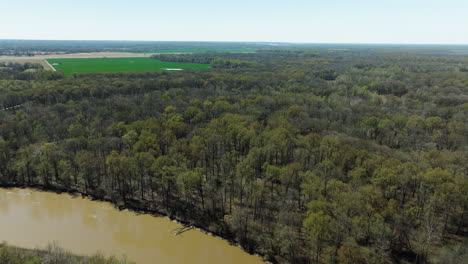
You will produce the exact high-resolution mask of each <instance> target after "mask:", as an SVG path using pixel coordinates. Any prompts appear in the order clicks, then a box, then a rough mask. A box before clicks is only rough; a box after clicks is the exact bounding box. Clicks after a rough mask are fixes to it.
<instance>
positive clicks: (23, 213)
mask: <svg viewBox="0 0 468 264" xmlns="http://www.w3.org/2000/svg"><path fill="white" fill-rule="evenodd" d="M181 227H183V226H182V225H180V224H178V223H175V222H173V221H171V220H169V219H168V218H165V217H154V216H151V215H146V214H137V213H134V212H131V211H128V210H124V211H119V210H117V209H115V208H114V207H113V206H112V205H111V204H109V203H105V202H98V201H91V200H89V199H86V198H82V197H76V198H73V197H72V196H71V195H69V194H56V193H50V192H41V191H36V190H32V189H1V188H0V241H6V242H8V244H10V245H14V246H19V247H25V248H37V247H39V248H44V247H45V246H46V245H47V244H48V243H50V242H52V241H57V242H58V245H59V246H60V247H62V248H65V249H67V250H69V251H71V252H72V253H75V254H79V255H92V254H95V253H97V252H101V253H102V254H104V255H106V256H112V255H113V256H117V257H120V256H122V255H126V256H127V258H128V259H129V260H131V261H135V262H136V263H142V264H145V263H149V264H154V263H164V264H171V263H173V264H179V263H184V264H185V263H193V264H197V263H200V264H201V263H203V264H211V263H213V264H214V263H216V264H217V263H226V264H229V263H233V264H234V263H242V264H250V263H252V264H257V263H264V262H263V261H262V260H261V258H259V257H258V256H254V255H250V254H248V253H246V252H244V251H243V250H242V249H240V248H238V247H235V246H232V245H230V244H229V243H228V242H227V241H225V240H222V239H220V238H217V237H214V236H210V235H207V234H205V233H203V232H201V231H199V230H197V229H192V230H189V231H186V232H183V233H182V234H180V235H174V230H176V229H178V228H181Z"/></svg>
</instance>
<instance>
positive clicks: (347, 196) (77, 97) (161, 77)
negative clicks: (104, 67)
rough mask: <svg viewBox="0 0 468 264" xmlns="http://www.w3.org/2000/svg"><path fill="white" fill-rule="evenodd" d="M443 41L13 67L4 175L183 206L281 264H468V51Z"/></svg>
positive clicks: (6, 72)
mask: <svg viewBox="0 0 468 264" xmlns="http://www.w3.org/2000/svg"><path fill="white" fill-rule="evenodd" d="M434 49H435V48H434ZM430 50H432V48H431V49H421V50H419V49H416V48H414V49H398V48H392V47H386V48H381V49H379V48H375V47H374V48H373V49H372V50H370V49H367V48H365V47H364V48H360V49H352V48H350V49H343V50H335V49H333V50H332V49H329V50H326V49H314V48H313V47H312V48H307V49H302V48H295V49H282V48H277V49H264V50H262V51H260V52H257V53H245V54H224V53H223V54H215V55H213V54H202V55H183V56H172V55H168V56H165V57H164V58H163V59H164V60H168V61H188V60H192V62H196V61H197V60H200V61H202V60H209V62H210V63H219V64H218V65H219V67H213V69H211V70H209V71H200V72H197V71H183V72H147V73H108V74H101V73H93V74H74V75H73V76H71V77H69V78H64V77H63V74H62V73H61V72H48V71H45V70H35V71H29V70H28V69H30V68H37V66H35V65H12V64H3V65H0V183H1V184H2V185H3V186H35V187H41V188H46V189H56V190H63V191H79V192H82V193H85V194H89V195H92V196H93V197H95V198H97V199H105V200H109V201H111V202H113V203H115V204H116V205H117V206H119V207H121V208H133V209H137V210H144V211H149V212H158V213H162V214H166V215H170V216H172V217H175V218H177V219H179V220H181V221H183V222H185V223H187V224H190V225H195V226H200V227H202V228H204V229H205V230H209V231H211V232H213V233H215V234H219V235H221V236H222V237H224V238H227V239H229V240H231V241H234V242H237V243H239V244H241V245H242V246H243V247H244V249H246V250H247V251H249V252H257V253H260V254H262V255H263V256H265V258H266V259H267V260H269V261H271V262H273V263H454V264H455V263H466V261H467V259H468V240H467V238H468V215H467V209H468V177H467V174H468V57H464V56H461V55H460V56H455V55H453V54H452V55H450V54H449V52H445V51H434V52H430ZM415 51H417V52H415ZM238 62H245V63H238ZM231 65H235V66H231Z"/></svg>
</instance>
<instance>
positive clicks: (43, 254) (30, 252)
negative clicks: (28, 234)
mask: <svg viewBox="0 0 468 264" xmlns="http://www.w3.org/2000/svg"><path fill="white" fill-rule="evenodd" d="M0 262H1V263H8V264H23V263H67V264H133V262H129V261H127V260H126V259H125V258H123V259H116V258H115V257H109V258H106V257H104V256H102V255H99V254H95V255H93V256H77V255H74V254H72V253H70V252H68V251H66V250H64V249H63V248H61V247H59V246H58V245H56V244H54V243H52V244H49V245H48V246H47V247H46V248H44V249H27V248H21V247H15V246H11V245H8V244H7V243H5V242H3V243H0Z"/></svg>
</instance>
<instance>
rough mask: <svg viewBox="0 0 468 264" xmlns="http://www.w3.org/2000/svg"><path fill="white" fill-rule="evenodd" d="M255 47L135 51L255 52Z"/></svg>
mask: <svg viewBox="0 0 468 264" xmlns="http://www.w3.org/2000/svg"><path fill="white" fill-rule="evenodd" d="M255 51H256V50H254V49H163V50H152V51H136V52H133V53H206V52H233V53H235V52H255Z"/></svg>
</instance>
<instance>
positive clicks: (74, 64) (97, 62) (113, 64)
mask: <svg viewBox="0 0 468 264" xmlns="http://www.w3.org/2000/svg"><path fill="white" fill-rule="evenodd" d="M46 61H47V62H48V63H50V65H52V67H54V68H55V69H56V70H63V72H64V74H65V76H70V75H72V74H73V73H89V72H144V71H168V70H188V69H190V70H207V69H210V68H211V66H210V65H209V64H195V63H183V62H162V61H158V60H153V59H151V58H92V59H84V58H79V59H47V60H46ZM54 64H58V65H54Z"/></svg>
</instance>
